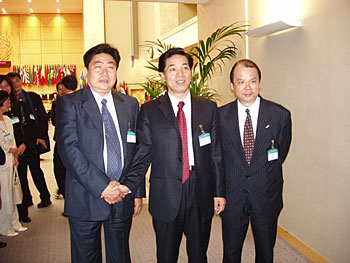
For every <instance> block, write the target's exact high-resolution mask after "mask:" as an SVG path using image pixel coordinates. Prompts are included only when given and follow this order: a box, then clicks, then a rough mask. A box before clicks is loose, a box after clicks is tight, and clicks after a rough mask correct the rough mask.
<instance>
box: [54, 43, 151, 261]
mask: <svg viewBox="0 0 350 263" xmlns="http://www.w3.org/2000/svg"><path fill="white" fill-rule="evenodd" d="M119 61H120V56H119V52H118V50H117V49H115V48H113V47H111V46H110V45H108V44H100V45H97V46H95V47H93V48H91V49H90V50H88V51H87V52H86V53H85V55H84V65H85V70H86V72H87V82H88V84H89V86H88V87H87V88H84V89H81V90H79V91H76V92H74V93H71V94H67V95H64V96H62V97H59V98H58V100H57V104H56V107H57V120H56V121H57V123H56V136H57V146H58V152H59V155H60V157H61V159H62V161H63V164H64V166H65V167H66V169H67V173H66V188H65V208H64V214H65V215H67V216H68V217H69V226H70V232H71V257H72V262H93V263H96V262H102V255H101V226H102V225H103V227H104V235H105V244H106V262H108V263H111V262H122V263H125V262H130V252H129V242H128V239H129V232H130V227H131V221H132V214H133V213H134V212H138V211H139V210H140V209H141V202H142V199H141V198H142V197H144V194H145V193H144V191H145V189H144V188H143V185H142V186H141V189H139V190H140V191H139V192H137V191H135V192H134V193H132V194H129V195H128V196H126V197H125V199H123V201H122V202H119V203H117V204H115V203H116V202H117V201H119V200H120V197H119V190H118V185H119V182H118V181H119V180H120V179H122V178H123V176H124V175H125V173H126V171H127V170H128V168H129V167H130V164H131V161H132V156H133V152H134V145H135V142H136V140H135V139H136V138H135V133H134V132H135V127H136V120H137V115H138V102H137V100H136V99H135V98H132V97H129V96H127V95H124V94H121V93H116V92H115V91H112V87H113V85H114V84H115V82H116V80H117V69H118V65H119ZM135 194H136V197H137V198H138V199H137V200H135V202H134V197H135ZM134 205H135V207H134Z"/></svg>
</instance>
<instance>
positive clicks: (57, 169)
mask: <svg viewBox="0 0 350 263" xmlns="http://www.w3.org/2000/svg"><path fill="white" fill-rule="evenodd" d="M56 90H57V97H56V99H55V100H53V101H52V104H51V111H50V112H51V124H52V126H56V101H57V98H58V97H59V96H61V95H62V90H63V86H62V83H61V82H58V83H57V84H56ZM53 140H54V141H56V129H55V131H54V135H53ZM53 172H54V175H55V179H56V183H57V187H58V188H57V191H56V193H55V194H54V195H53V196H54V197H55V198H56V199H61V198H63V195H62V191H63V190H62V189H63V188H64V186H63V187H60V183H59V181H58V180H57V178H62V174H63V173H66V168H65V167H64V165H63V163H62V160H61V158H60V157H59V155H58V152H57V146H56V144H55V146H54V150H53Z"/></svg>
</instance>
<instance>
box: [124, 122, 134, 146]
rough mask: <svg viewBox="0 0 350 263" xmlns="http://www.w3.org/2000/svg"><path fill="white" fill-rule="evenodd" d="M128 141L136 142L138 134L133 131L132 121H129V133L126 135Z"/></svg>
mask: <svg viewBox="0 0 350 263" xmlns="http://www.w3.org/2000/svg"><path fill="white" fill-rule="evenodd" d="M126 142H128V143H136V134H135V133H134V132H133V131H131V123H130V122H128V133H127V136H126Z"/></svg>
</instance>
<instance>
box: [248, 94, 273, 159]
mask: <svg viewBox="0 0 350 263" xmlns="http://www.w3.org/2000/svg"><path fill="white" fill-rule="evenodd" d="M270 129H271V117H270V114H269V108H268V105H267V104H266V102H265V100H264V99H263V98H260V106H259V115H258V124H257V130H256V139H255V144H254V152H253V156H252V162H254V159H255V158H257V156H260V155H261V151H264V142H266V138H269V137H270Z"/></svg>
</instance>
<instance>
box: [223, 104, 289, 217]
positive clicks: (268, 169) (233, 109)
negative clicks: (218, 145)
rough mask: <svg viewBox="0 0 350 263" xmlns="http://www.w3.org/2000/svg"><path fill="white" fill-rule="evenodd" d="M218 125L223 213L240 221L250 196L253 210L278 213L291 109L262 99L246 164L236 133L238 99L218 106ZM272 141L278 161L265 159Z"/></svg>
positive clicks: (237, 129) (237, 128)
mask: <svg viewBox="0 0 350 263" xmlns="http://www.w3.org/2000/svg"><path fill="white" fill-rule="evenodd" d="M219 115H220V126H221V134H222V143H223V156H224V161H225V176H226V208H225V211H224V212H223V213H222V216H227V217H230V222H232V223H233V224H239V223H242V222H241V220H242V217H241V215H242V213H243V211H244V206H245V202H246V197H247V195H249V198H250V201H251V204H252V209H253V210H254V211H255V212H256V213H260V214H265V215H271V216H277V215H278V214H279V212H280V211H281V209H282V207H283V203H282V187H283V178H282V163H283V162H284V160H285V158H286V156H287V154H288V151H289V147H290V143H291V138H292V137H291V115H290V112H289V111H288V110H287V109H286V108H284V107H282V106H281V105H278V104H276V103H274V102H271V101H268V100H265V99H263V98H261V100H260V108H259V115H258V123H257V131H256V139H255V145H254V152H253V156H252V159H251V164H250V166H248V164H247V162H246V160H245V156H244V151H243V146H242V141H241V137H240V132H239V123H238V108H237V100H235V101H233V102H231V103H229V104H227V105H224V106H222V107H220V109H219ZM271 140H274V142H275V143H274V144H275V145H274V146H275V148H277V149H278V151H279V153H278V154H279V156H278V159H277V160H274V161H268V159H267V151H268V150H270V149H271Z"/></svg>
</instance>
